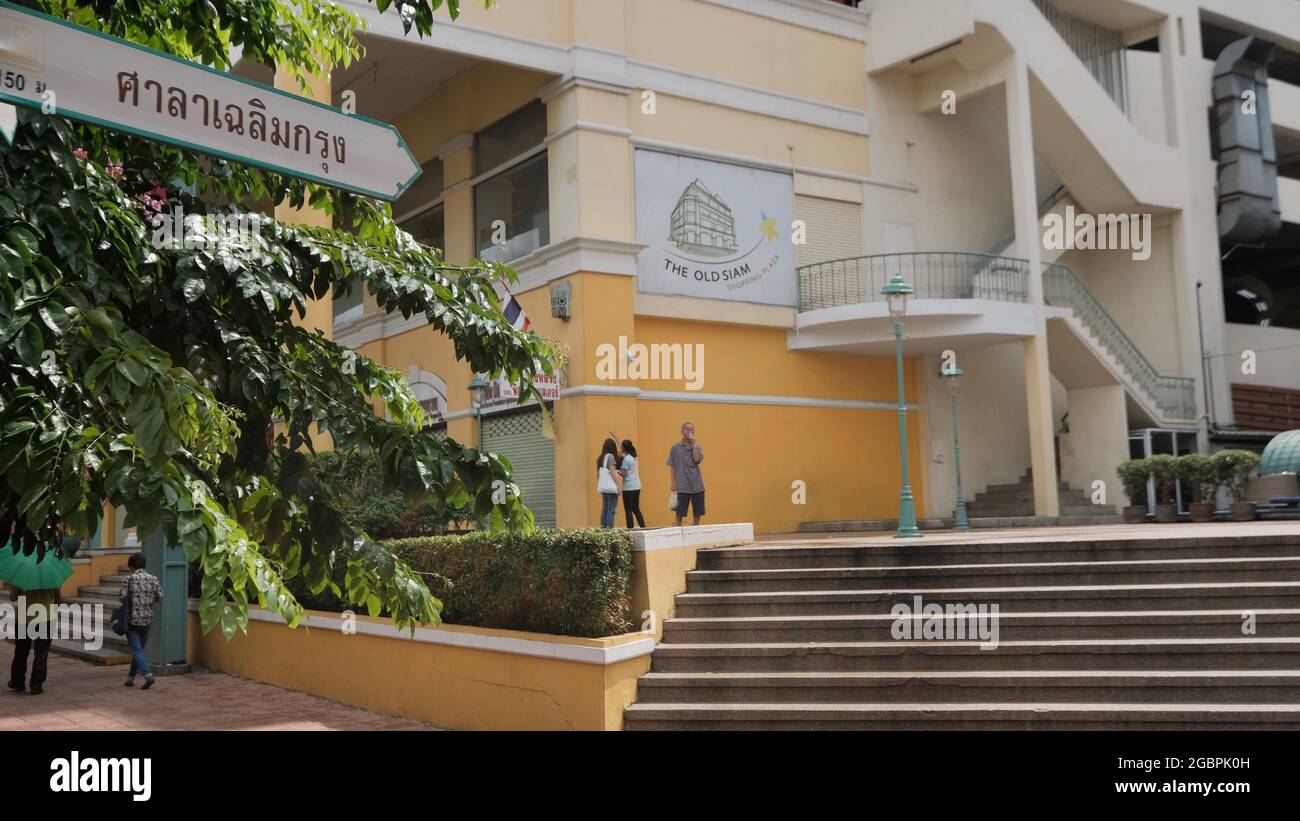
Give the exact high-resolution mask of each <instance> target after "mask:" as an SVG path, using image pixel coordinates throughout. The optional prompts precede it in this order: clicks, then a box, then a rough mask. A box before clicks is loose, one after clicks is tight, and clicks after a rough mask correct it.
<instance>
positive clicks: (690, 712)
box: [626, 703, 1300, 730]
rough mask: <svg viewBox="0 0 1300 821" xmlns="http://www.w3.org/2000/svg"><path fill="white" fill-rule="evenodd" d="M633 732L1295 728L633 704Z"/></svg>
mask: <svg viewBox="0 0 1300 821" xmlns="http://www.w3.org/2000/svg"><path fill="white" fill-rule="evenodd" d="M626 719H627V722H628V725H629V728H632V729H640V730H674V729H686V728H689V729H692V730H1113V729H1115V728H1117V727H1122V728H1124V729H1127V730H1206V729H1213V730H1259V729H1270V730H1295V729H1300V705H1296V704H1074V703H1064V704H1055V703H1046V704H1035V705H1032V706H1027V705H1024V704H754V703H750V704H695V703H692V704H653V705H650V704H646V705H642V704H633V705H632V706H631V707H629V708H628V710H627V713H626Z"/></svg>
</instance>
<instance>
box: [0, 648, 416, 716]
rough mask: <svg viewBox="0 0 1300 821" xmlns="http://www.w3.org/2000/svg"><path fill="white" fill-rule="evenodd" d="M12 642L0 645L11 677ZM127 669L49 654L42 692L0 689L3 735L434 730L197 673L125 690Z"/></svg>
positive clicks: (263, 686)
mask: <svg viewBox="0 0 1300 821" xmlns="http://www.w3.org/2000/svg"><path fill="white" fill-rule="evenodd" d="M12 648H13V643H12V642H3V643H0V664H2V665H3V668H4V673H5V676H4V677H5V678H6V679H7V678H8V670H9V662H10V661H11V660H12V659H13V649H12ZM125 680H126V667H125V666H111V667H105V666H101V665H96V664H90V663H88V662H84V661H79V660H77V659H71V658H67V657H64V656H56V655H54V654H51V655H50V672H49V678H47V679H46V681H45V692H44V693H42V694H40V695H38V696H33V695H31V694H29V693H15V692H13V691H12V690H9V689H8V688H2V687H0V732H3V731H6V730H432V729H436V728H434V727H431V726H429V725H427V724H423V723H421V722H418V721H410V720H407V719H401V718H394V717H392V716H385V715H380V714H379V713H372V712H368V711H366V710H359V709H357V708H356V707H349V706H347V705H345V704H339V703H338V702H334V701H329V700H327V699H323V698H318V697H316V696H311V695H307V694H306V693H299V692H295V691H293V690H285V689H282V688H280V687H275V686H273V685H270V684H260V683H258V682H255V681H249V680H247V679H242V678H236V677H234V676H228V675H225V674H224V673H212V672H208V671H206V670H199V669H196V670H195V672H193V673H191V674H189V675H183V676H166V677H159V678H158V680H157V683H156V684H154V686H153V687H152V688H150V689H149V690H141V689H140V685H141V684H142V683H144V680H143V679H141V678H137V679H136V686H135V687H134V688H129V687H123V686H122V682H123V681H125Z"/></svg>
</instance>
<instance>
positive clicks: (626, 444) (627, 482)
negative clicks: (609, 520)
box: [618, 439, 645, 530]
mask: <svg viewBox="0 0 1300 821" xmlns="http://www.w3.org/2000/svg"><path fill="white" fill-rule="evenodd" d="M618 472H619V474H620V475H622V477H623V511H624V512H625V513H626V514H627V529H628V530H631V529H632V517H633V516H635V517H636V522H637V526H638V527H642V528H644V527H645V517H644V516H642V515H641V474H640V472H639V471H638V470H637V466H636V447H635V446H634V445H633V444H632V440H631V439H624V440H623V463H622V464H621V465H620V466H619V469H618Z"/></svg>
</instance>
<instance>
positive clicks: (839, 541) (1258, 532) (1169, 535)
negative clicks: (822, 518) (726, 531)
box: [754, 519, 1300, 547]
mask: <svg viewBox="0 0 1300 821" xmlns="http://www.w3.org/2000/svg"><path fill="white" fill-rule="evenodd" d="M921 534H922V537H923V538H921V539H915V540H912V539H908V540H905V541H907V542H916V543H925V542H931V543H938V544H951V543H954V542H959V543H963V544H975V543H980V542H1022V541H1023V542H1033V541H1046V540H1050V541H1056V542H1072V541H1087V542H1094V541H1102V540H1110V539H1198V538H1205V537H1207V536H1216V537H1221V538H1222V537H1226V538H1233V537H1237V536H1288V537H1290V536H1294V537H1296V538H1297V539H1300V521H1294V520H1287V519H1283V520H1278V521H1257V522H1208V523H1205V524H1193V523H1191V522H1182V523H1179V524H1159V525H1158V524H1144V525H1085V526H1080V527H1011V528H988V529H985V528H977V529H975V530H970V531H967V532H966V533H954V532H953V531H951V530H923V531H921ZM754 541H755V542H757V543H758V544H759V545H761V546H763V547H777V546H782V545H788V546H796V545H800V546H808V545H826V546H828V547H829V546H832V545H849V544H853V545H858V544H861V545H871V544H875V545H885V544H898V543H899V542H901V541H904V540H900V539H895V538H894V533H893V531H879V530H873V531H844V532H837V533H766V534H762V535H760V536H757V537H755V539H754Z"/></svg>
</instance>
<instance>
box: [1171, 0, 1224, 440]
mask: <svg viewBox="0 0 1300 821" xmlns="http://www.w3.org/2000/svg"><path fill="white" fill-rule="evenodd" d="M1159 41H1160V57H1161V71H1162V75H1163V77H1164V82H1165V105H1166V106H1167V109H1166V118H1167V119H1168V120H1169V122H1170V123H1172V124H1173V125H1172V127H1173V128H1175V129H1176V130H1178V131H1180V132H1181V133H1183V134H1185V135H1187V139H1186V140H1184V141H1183V144H1182V145H1180V146H1179V148H1180V149H1181V151H1180V157H1181V159H1182V162H1183V165H1184V168H1185V170H1186V179H1187V200H1186V202H1184V203H1183V210H1182V211H1180V212H1176V213H1174V214H1173V215H1172V216H1171V220H1170V224H1171V241H1172V245H1173V258H1174V285H1175V295H1174V296H1175V299H1176V301H1177V306H1178V316H1179V318H1180V321H1179V351H1180V354H1181V356H1182V375H1183V376H1187V377H1193V378H1195V379H1196V391H1195V396H1194V401H1195V403H1196V414H1197V416H1198V418H1199V420H1200V425H1199V436H1198V444H1199V447H1200V450H1201V452H1202V453H1205V452H1208V449H1209V438H1208V427H1209V422H1210V421H1211V420H1210V418H1209V407H1210V406H1211V405H1212V406H1213V408H1214V414H1213V415H1214V419H1213V421H1214V422H1217V423H1218V424H1220V425H1230V424H1232V422H1233V416H1232V393H1231V387H1230V385H1229V379H1228V374H1227V372H1226V371H1225V369H1224V366H1225V364H1226V363H1228V362H1230V361H1233V360H1232V359H1231V358H1227V357H1213V358H1211V359H1209V360H1208V361H1207V362H1204V363H1203V355H1204V354H1206V353H1209V354H1217V353H1223V352H1224V345H1225V335H1224V321H1225V312H1224V307H1223V276H1222V269H1221V267H1220V263H1219V231H1218V224H1217V222H1216V220H1215V214H1216V212H1217V208H1216V171H1215V165H1214V162H1213V160H1211V159H1210V146H1209V133H1208V131H1207V129H1206V125H1205V110H1206V108H1207V106H1209V104H1210V96H1211V94H1210V86H1209V79H1208V77H1206V76H1205V72H1204V71H1203V70H1202V66H1201V34H1200V26H1199V24H1198V21H1197V18H1196V16H1195V15H1192V16H1190V17H1179V16H1177V15H1169V16H1168V17H1166V18H1165V19H1164V20H1163V21H1162V22H1161V24H1160V32H1159ZM1197 282H1200V283H1202V287H1201V288H1200V289H1198V288H1197V287H1196V283H1197ZM1198 307H1199V309H1200V324H1199V327H1198V323H1197V309H1198ZM1202 333H1203V334H1204V345H1203V346H1202V342H1201V335H1202ZM1206 374H1208V377H1209V389H1210V390H1209V392H1210V396H1211V399H1210V401H1209V403H1207V402H1206V400H1205V397H1206V385H1205V375H1206Z"/></svg>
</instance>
